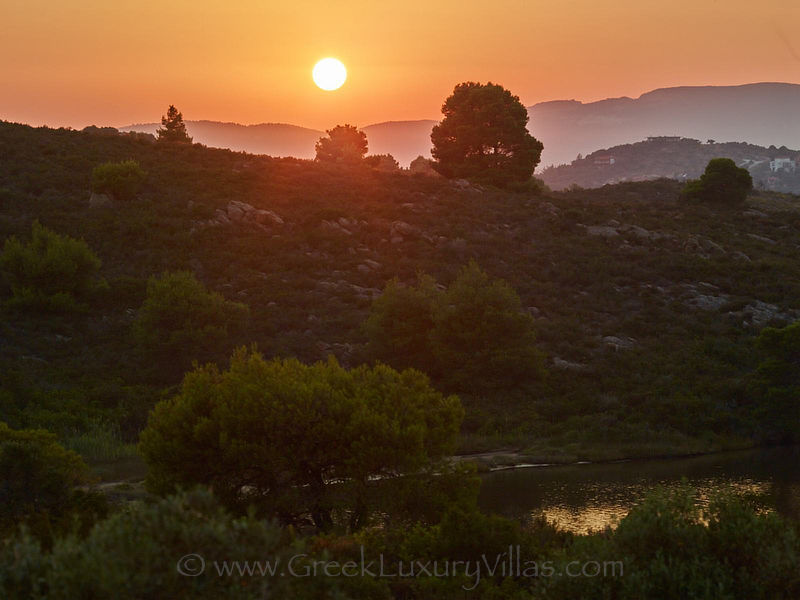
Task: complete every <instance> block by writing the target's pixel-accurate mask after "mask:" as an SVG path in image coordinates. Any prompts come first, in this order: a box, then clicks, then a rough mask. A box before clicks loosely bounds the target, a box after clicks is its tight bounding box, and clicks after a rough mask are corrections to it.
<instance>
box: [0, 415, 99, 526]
mask: <svg viewBox="0 0 800 600" xmlns="http://www.w3.org/2000/svg"><path fill="white" fill-rule="evenodd" d="M87 481H88V468H87V467H86V464H85V463H84V462H83V459H81V457H80V456H78V455H77V454H76V453H75V452H72V451H71V450H66V449H65V448H64V447H62V446H61V445H59V444H58V442H57V441H56V436H55V435H54V434H52V433H50V432H48V431H44V430H43V429H22V430H14V429H11V428H9V427H8V426H7V425H6V424H5V423H2V422H0V532H4V533H8V532H9V531H12V530H14V529H15V528H16V527H17V526H18V525H19V524H22V523H24V524H26V525H27V526H28V527H29V528H30V530H31V531H32V532H33V533H34V534H36V535H37V536H39V537H42V538H45V539H47V540H49V539H50V538H51V536H52V535H53V534H54V533H55V532H58V531H64V530H66V529H68V528H69V527H71V525H72V522H71V519H70V517H71V516H72V515H76V514H79V513H81V512H83V513H84V516H88V515H89V514H90V512H91V509H92V506H94V509H95V510H96V512H98V513H102V512H103V510H104V506H103V504H102V502H97V501H96V499H94V500H95V501H94V503H93V501H92V496H91V495H90V494H87V493H85V492H82V491H78V490H76V489H75V488H76V486H78V485H80V484H85V483H87ZM82 508H84V509H88V511H89V512H87V511H85V510H84V511H82Z"/></svg>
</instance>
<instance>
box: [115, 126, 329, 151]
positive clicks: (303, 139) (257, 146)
mask: <svg viewBox="0 0 800 600" xmlns="http://www.w3.org/2000/svg"><path fill="white" fill-rule="evenodd" d="M160 126H161V124H160V123H139V124H137V125H128V126H127V127H120V128H119V130H120V131H142V132H144V133H155V132H156V129H158V128H159V127H160ZM186 130H187V131H188V132H189V135H190V136H192V138H193V139H194V141H195V142H199V143H201V144H205V145H206V146H211V147H214V148H229V149H231V150H241V151H244V152H249V153H251V154H269V155H270V156H295V157H297V158H314V144H315V143H316V142H317V140H318V139H319V138H320V137H321V136H323V135H325V132H324V131H317V130H316V129H308V128H306V127H298V126H297V125H287V124H286V123H261V124H258V125H240V124H239V123H222V122H219V121H186Z"/></svg>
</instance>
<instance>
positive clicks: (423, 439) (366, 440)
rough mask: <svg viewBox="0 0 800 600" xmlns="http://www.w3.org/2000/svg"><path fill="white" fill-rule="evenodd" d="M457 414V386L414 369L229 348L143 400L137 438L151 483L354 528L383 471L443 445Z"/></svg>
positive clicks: (406, 471)
mask: <svg viewBox="0 0 800 600" xmlns="http://www.w3.org/2000/svg"><path fill="white" fill-rule="evenodd" d="M462 415H463V413H462V409H461V405H460V402H459V400H458V398H456V397H454V396H450V397H444V396H442V395H441V394H440V393H438V392H437V391H435V390H434V389H433V388H432V387H431V386H430V384H429V382H428V379H427V377H425V376H424V375H423V374H422V373H419V372H418V371H413V370H407V371H403V372H402V373H399V372H397V371H395V370H393V369H391V368H389V367H387V366H383V365H378V366H376V367H374V368H369V367H367V366H361V367H358V368H356V369H353V370H349V371H348V370H346V369H344V368H342V367H341V366H340V365H339V364H338V363H337V362H336V361H335V359H333V358H331V359H329V361H328V362H327V363H317V364H314V365H310V366H308V365H304V364H302V363H300V362H299V361H297V360H293V359H292V360H271V361H266V360H264V359H263V358H262V357H261V356H260V355H259V354H257V353H255V352H248V351H246V350H244V349H240V350H237V351H236V352H235V353H234V355H233V357H232V359H231V366H230V369H229V370H228V371H224V372H220V371H219V370H218V369H217V368H216V366H214V365H207V366H205V367H198V368H196V369H195V370H194V371H192V372H190V373H188V374H187V375H186V377H185V378H184V380H183V385H182V387H181V390H180V393H179V394H178V395H177V396H175V397H174V398H172V399H170V400H167V401H163V402H161V403H159V404H158V405H157V406H156V408H155V409H154V411H153V412H152V414H151V416H150V419H149V421H148V425H147V428H146V429H145V430H144V431H143V432H142V435H141V442H140V450H141V452H142V455H143V456H144V457H145V460H146V461H147V463H148V465H149V472H148V479H147V483H148V486H149V488H150V489H151V490H152V491H154V492H156V493H161V494H164V493H170V492H171V491H173V490H174V489H175V488H176V487H177V486H191V485H194V484H204V485H209V486H211V487H212V488H213V489H214V492H215V494H217V495H218V497H219V498H220V499H221V500H222V501H223V502H224V503H225V504H226V505H227V506H230V507H234V508H237V509H239V510H243V509H244V508H245V507H246V506H247V505H249V504H253V505H255V506H256V507H258V508H259V509H260V510H261V511H263V513H264V514H268V515H271V516H278V517H280V518H281V519H282V520H283V521H284V522H287V523H301V522H303V521H304V520H306V519H310V520H311V521H312V522H313V523H314V525H315V526H316V527H318V528H320V529H323V530H326V529H330V528H331V527H332V526H334V525H335V524H337V525H339V526H342V527H348V528H350V529H359V528H360V527H362V526H364V525H365V524H366V523H367V522H368V521H369V519H370V517H371V516H374V515H375V513H376V509H377V508H378V506H376V505H374V504H373V502H374V501H375V499H376V498H380V493H379V492H380V488H381V487H383V485H384V482H386V481H388V482H392V483H397V482H398V481H402V478H403V477H404V476H414V475H416V474H419V473H420V472H424V471H428V470H431V469H432V468H434V466H435V465H436V464H437V463H438V462H439V460H440V459H441V458H443V457H445V456H448V455H449V453H450V452H451V451H452V450H453V445H454V442H455V437H456V434H457V433H458V429H459V425H460V422H461V418H462Z"/></svg>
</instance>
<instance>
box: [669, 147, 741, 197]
mask: <svg viewBox="0 0 800 600" xmlns="http://www.w3.org/2000/svg"><path fill="white" fill-rule="evenodd" d="M752 189H753V178H752V177H751V175H750V172H749V171H748V170H747V169H745V168H741V167H737V166H736V163H735V162H733V161H732V160H731V159H730V158H712V159H711V160H710V161H708V165H707V166H706V170H705V172H704V173H703V174H702V175H701V176H700V179H695V180H692V181H690V182H688V183H687V184H686V187H684V189H683V191H682V192H681V196H682V197H683V198H684V199H686V200H689V201H701V202H711V203H716V204H722V205H726V204H727V205H735V204H741V203H742V202H744V201H745V199H746V198H747V194H748V193H749V192H750V190H752Z"/></svg>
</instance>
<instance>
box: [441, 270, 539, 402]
mask: <svg viewBox="0 0 800 600" xmlns="http://www.w3.org/2000/svg"><path fill="white" fill-rule="evenodd" d="M433 320H434V327H433V330H432V332H431V345H432V348H433V352H434V354H435V356H436V359H437V363H438V365H439V368H440V369H441V370H442V374H443V377H444V379H445V381H447V384H448V387H452V388H454V389H459V390H465V391H466V390H470V389H479V390H492V389H498V388H499V389H503V388H505V389H508V388H511V387H515V386H519V385H523V384H524V383H525V382H526V381H527V382H529V381H531V380H536V379H541V377H542V376H543V375H544V370H543V357H542V354H541V352H540V351H539V350H538V349H537V347H536V337H535V334H534V325H533V318H532V317H531V316H530V315H529V314H527V313H526V312H523V310H522V304H521V302H520V299H519V296H518V295H517V293H516V292H515V291H514V290H513V289H512V288H511V286H509V285H508V283H506V282H505V281H502V280H499V279H490V278H489V276H488V275H487V274H486V272H484V271H483V270H481V268H480V267H479V266H478V264H477V263H476V262H474V261H472V262H470V263H469V265H467V266H466V267H464V268H463V269H462V270H461V273H459V275H458V277H457V278H456V279H455V281H454V282H453V283H452V284H450V286H449V287H448V288H447V291H446V292H445V293H444V295H443V296H442V297H441V299H440V301H439V303H438V306H437V309H436V312H435V313H434V319H433Z"/></svg>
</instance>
